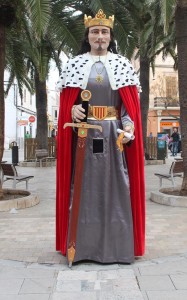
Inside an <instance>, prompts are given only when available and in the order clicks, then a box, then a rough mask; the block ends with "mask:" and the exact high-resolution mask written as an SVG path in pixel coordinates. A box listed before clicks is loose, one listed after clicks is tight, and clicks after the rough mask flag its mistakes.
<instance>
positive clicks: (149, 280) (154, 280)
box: [137, 275, 175, 291]
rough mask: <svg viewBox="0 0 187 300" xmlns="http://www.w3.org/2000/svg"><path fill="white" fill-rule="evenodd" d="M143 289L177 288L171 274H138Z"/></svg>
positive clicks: (162, 289) (161, 289)
mask: <svg viewBox="0 0 187 300" xmlns="http://www.w3.org/2000/svg"><path fill="white" fill-rule="evenodd" d="M137 280H138V282H139V286H140V289H141V291H164V290H175V286H174V284H173V282H172V280H171V278H170V276H168V275H165V276H138V277H137Z"/></svg>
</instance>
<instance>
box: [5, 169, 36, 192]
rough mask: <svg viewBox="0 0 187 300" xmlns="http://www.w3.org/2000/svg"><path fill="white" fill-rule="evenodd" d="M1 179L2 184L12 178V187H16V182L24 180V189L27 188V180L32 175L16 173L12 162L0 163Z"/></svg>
mask: <svg viewBox="0 0 187 300" xmlns="http://www.w3.org/2000/svg"><path fill="white" fill-rule="evenodd" d="M1 170H2V174H1V180H2V184H3V183H4V182H5V181H7V180H13V185H12V188H13V189H16V184H17V183H19V182H21V181H25V183H26V189H27V190H28V181H29V180H30V179H31V178H33V177H34V176H29V175H18V173H17V170H16V167H15V166H14V165H13V164H7V163H1Z"/></svg>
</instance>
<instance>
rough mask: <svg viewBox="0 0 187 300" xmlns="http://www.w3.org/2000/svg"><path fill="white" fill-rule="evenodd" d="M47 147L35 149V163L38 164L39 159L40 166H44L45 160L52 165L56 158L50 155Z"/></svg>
mask: <svg viewBox="0 0 187 300" xmlns="http://www.w3.org/2000/svg"><path fill="white" fill-rule="evenodd" d="M48 155H49V154H48V150H47V149H36V150H35V163H36V165H35V166H37V162H38V161H39V166H40V167H42V162H43V161H45V162H46V163H47V162H48V161H49V162H50V163H51V166H52V162H53V161H54V160H55V157H51V156H48Z"/></svg>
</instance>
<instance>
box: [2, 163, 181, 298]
mask: <svg viewBox="0 0 187 300" xmlns="http://www.w3.org/2000/svg"><path fill="white" fill-rule="evenodd" d="M170 164H171V159H168V160H167V162H166V164H165V165H148V166H146V167H145V172H146V199H147V201H146V204H147V209H146V210H147V217H146V218H147V219H146V254H145V256H144V257H142V258H136V261H135V263H134V264H133V265H130V266H126V265H119V264H113V265H111V264H110V265H101V264H96V263H79V264H76V265H75V266H74V267H73V272H72V271H71V270H69V269H68V267H67V263H66V259H65V258H64V257H63V256H62V255H61V254H60V253H58V252H56V251H55V175H56V173H55V167H48V168H29V167H27V168H23V167H22V168H21V167H18V170H19V171H20V173H23V174H29V175H34V179H33V180H31V181H30V182H29V187H30V189H31V190H32V192H35V193H37V194H38V195H39V197H40V204H39V205H37V206H34V207H31V208H28V209H23V210H18V211H17V213H15V214H13V213H10V212H1V213H0V299H1V300H38V299H39V300H60V299H63V300H66V299H67V300H70V299H71V300H74V299H75V300H77V299H81V300H84V299H86V300H87V299H88V300H92V299H94V300H96V299H97V300H110V299H112V300H113V299H114V300H130V299H133V300H141V299H146V300H162V299H163V300H186V299H187V234H186V232H187V208H179V207H170V206H163V205H159V204H156V203H153V202H151V201H150V200H149V194H150V191H157V190H158V185H159V182H158V178H156V176H154V173H155V172H162V171H164V172H166V171H167V170H169V166H170ZM177 182H178V184H180V183H181V179H180V178H178V179H177ZM164 185H165V186H170V185H171V183H170V182H169V181H164ZM4 186H6V187H8V186H10V183H8V182H7V183H5V184H4ZM18 186H19V187H20V188H25V184H24V183H23V184H22V183H20V184H18Z"/></svg>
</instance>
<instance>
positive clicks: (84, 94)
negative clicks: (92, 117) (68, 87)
mask: <svg viewBox="0 0 187 300" xmlns="http://www.w3.org/2000/svg"><path fill="white" fill-rule="evenodd" d="M91 96H92V94H91V92H90V91H89V90H84V91H82V92H81V98H82V101H89V100H90V98H91Z"/></svg>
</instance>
